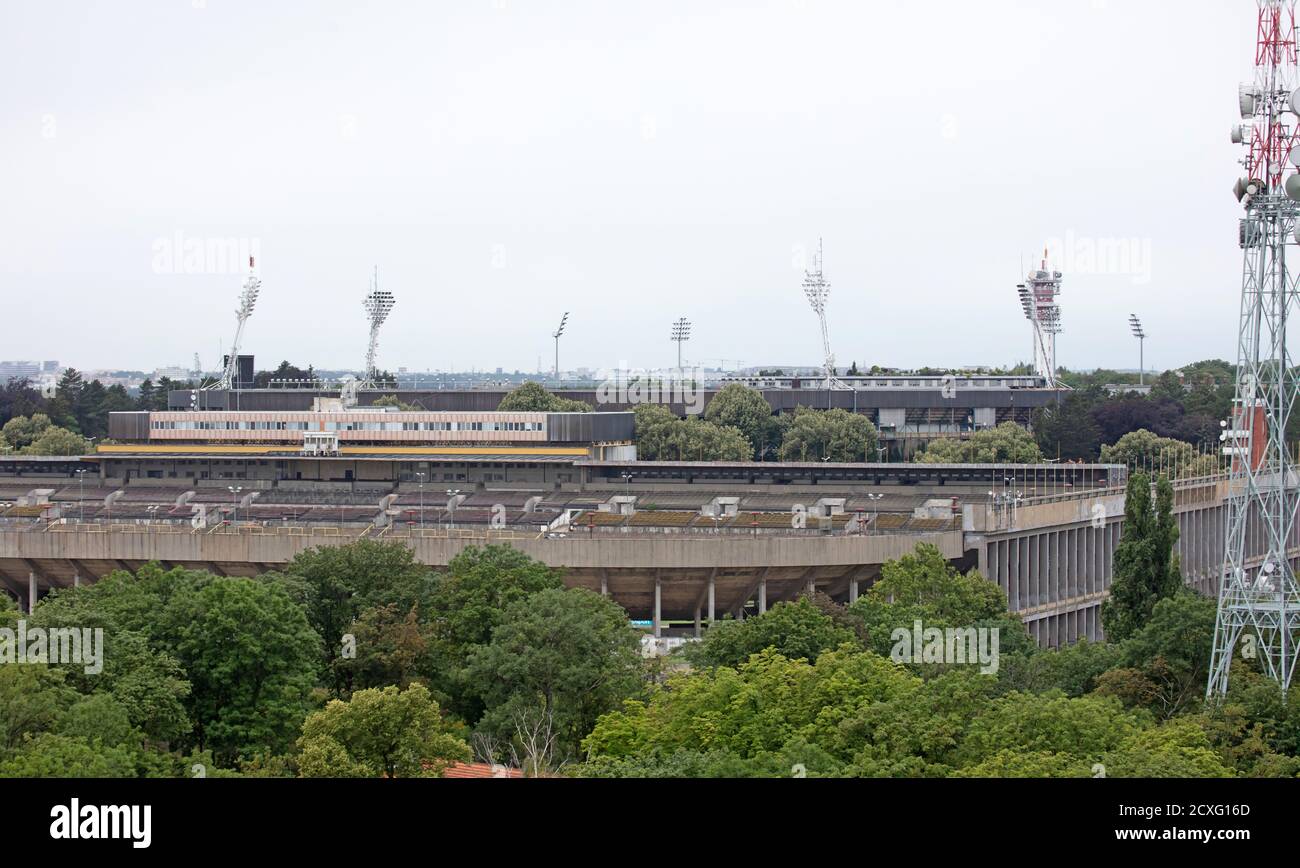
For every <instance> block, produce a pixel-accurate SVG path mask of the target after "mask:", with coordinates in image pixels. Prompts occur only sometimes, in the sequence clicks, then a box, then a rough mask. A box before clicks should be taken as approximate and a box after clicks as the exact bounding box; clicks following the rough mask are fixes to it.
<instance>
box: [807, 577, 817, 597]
mask: <svg viewBox="0 0 1300 868" xmlns="http://www.w3.org/2000/svg"><path fill="white" fill-rule="evenodd" d="M815 593H817V580H816V579H814V578H812V577H809V579H808V596H809V597H812V595H813V594H815Z"/></svg>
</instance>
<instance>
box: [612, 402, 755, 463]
mask: <svg viewBox="0 0 1300 868" xmlns="http://www.w3.org/2000/svg"><path fill="white" fill-rule="evenodd" d="M634 413H635V416H636V445H637V457H638V458H639V459H640V460H642V461H751V460H753V457H754V454H753V446H752V445H751V444H750V442H749V441H748V440H746V439H745V435H744V434H742V433H741V432H740V430H739V429H737V428H731V427H723V426H719V425H715V424H713V423H712V422H707V421H705V420H703V419H700V418H699V417H698V416H692V417H690V418H689V419H679V418H677V417H676V416H675V415H673V413H672V411H671V410H669V409H668V408H666V407H662V406H659V405H657V404H642V405H640V406H638V407H637V408H636V410H635V411H634Z"/></svg>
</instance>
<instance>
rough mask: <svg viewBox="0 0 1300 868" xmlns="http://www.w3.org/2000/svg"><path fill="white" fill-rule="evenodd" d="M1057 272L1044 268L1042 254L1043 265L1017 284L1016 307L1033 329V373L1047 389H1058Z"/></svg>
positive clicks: (1059, 281) (1059, 273)
mask: <svg viewBox="0 0 1300 868" xmlns="http://www.w3.org/2000/svg"><path fill="white" fill-rule="evenodd" d="M1061 277H1062V275H1061V272H1059V271H1054V270H1052V269H1050V268H1048V267H1047V251H1046V250H1044V251H1043V265H1042V267H1041V268H1039V269H1038V270H1037V271H1031V272H1030V273H1029V275H1028V277H1027V278H1026V282H1025V283H1022V284H1020V285H1018V286H1017V287H1016V291H1017V292H1018V293H1019V294H1020V306H1021V308H1023V309H1024V312H1025V319H1027V320H1029V322H1030V324H1031V325H1032V326H1033V347H1032V350H1033V359H1034V372H1035V373H1037V374H1038V376H1040V377H1042V378H1043V379H1044V380H1046V381H1047V386H1048V388H1052V389H1055V388H1057V387H1058V385H1059V384H1058V383H1057V380H1056V336H1057V335H1059V334H1060V333H1061V305H1060V303H1059V302H1058V301H1057V298H1059V297H1060V295H1061Z"/></svg>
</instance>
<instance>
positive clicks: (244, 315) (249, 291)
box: [210, 256, 262, 390]
mask: <svg viewBox="0 0 1300 868" xmlns="http://www.w3.org/2000/svg"><path fill="white" fill-rule="evenodd" d="M261 291H262V281H261V280H260V279H258V276H257V267H256V263H254V261H253V257H251V256H250V257H248V277H247V278H246V279H245V280H244V289H243V292H241V293H240V294H239V310H237V311H235V317H236V320H237V322H238V324H237V325H236V326H235V339H234V340H233V341H231V343H230V354H229V355H227V356H226V367H225V370H223V371H222V372H221V379H219V380H217V381H216V382H215V383H213V384H212V386H211V387H210V388H213V389H225V390H230V389H233V388H234V387H235V373H236V371H238V370H239V367H238V366H239V346H240V344H241V343H242V342H243V340H244V324H245V323H246V322H248V318H249V317H250V316H252V315H253V308H254V307H255V306H256V305H257V296H258V294H259V293H261Z"/></svg>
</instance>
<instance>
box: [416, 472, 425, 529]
mask: <svg viewBox="0 0 1300 868" xmlns="http://www.w3.org/2000/svg"><path fill="white" fill-rule="evenodd" d="M415 478H416V479H417V480H419V482H420V530H421V531H423V530H424V474H423V473H417V474H415Z"/></svg>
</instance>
